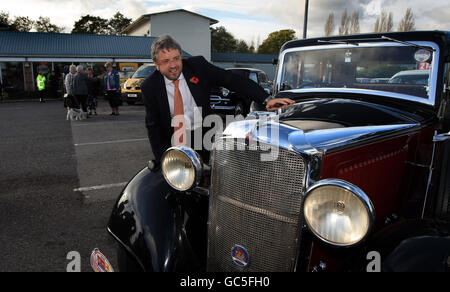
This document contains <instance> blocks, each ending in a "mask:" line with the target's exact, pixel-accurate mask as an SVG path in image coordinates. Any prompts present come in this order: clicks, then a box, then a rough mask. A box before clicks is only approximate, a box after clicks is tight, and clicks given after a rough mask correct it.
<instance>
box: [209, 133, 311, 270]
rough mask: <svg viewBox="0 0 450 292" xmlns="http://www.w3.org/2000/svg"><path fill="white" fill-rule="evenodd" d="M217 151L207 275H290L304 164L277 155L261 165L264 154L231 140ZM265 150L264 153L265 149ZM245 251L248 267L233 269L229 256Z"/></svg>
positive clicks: (281, 152)
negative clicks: (234, 251) (240, 273)
mask: <svg viewBox="0 0 450 292" xmlns="http://www.w3.org/2000/svg"><path fill="white" fill-rule="evenodd" d="M225 144H226V145H225V146H226V147H224V149H244V150H215V151H214V157H213V165H212V174H211V175H212V184H211V195H210V208H209V227H208V228H209V230H208V237H209V241H208V271H231V272H234V271H248V272H261V271H264V272H270V271H292V270H293V268H294V264H295V256H296V249H297V245H298V242H299V240H300V239H299V238H298V237H299V234H300V232H299V228H300V227H301V222H299V220H300V218H301V216H300V212H301V201H302V197H303V189H304V173H305V169H304V167H305V166H304V161H303V159H302V157H301V156H300V155H298V154H296V153H294V152H291V151H288V150H284V149H278V151H279V152H278V158H277V159H276V160H274V161H261V154H262V153H265V152H263V151H264V149H261V147H258V148H257V149H256V150H255V149H254V148H252V149H249V147H248V146H245V144H242V143H240V142H236V141H235V140H232V139H227V140H225ZM266 149H267V148H266ZM236 245H238V246H242V247H244V248H245V249H246V251H247V252H248V255H249V257H248V258H249V262H248V264H247V265H246V266H245V267H241V266H239V265H237V264H236V263H235V262H234V261H233V258H232V250H233V248H234V247H235V246H236Z"/></svg>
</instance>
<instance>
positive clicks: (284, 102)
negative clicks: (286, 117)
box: [266, 98, 295, 111]
mask: <svg viewBox="0 0 450 292" xmlns="http://www.w3.org/2000/svg"><path fill="white" fill-rule="evenodd" d="M294 103H295V101H293V100H292V99H290V98H273V99H269V100H268V101H267V105H266V109H267V110H269V111H273V110H277V109H281V108H286V107H288V106H290V105H293V104H294Z"/></svg>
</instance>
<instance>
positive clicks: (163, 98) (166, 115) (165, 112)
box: [155, 72, 171, 129]
mask: <svg viewBox="0 0 450 292" xmlns="http://www.w3.org/2000/svg"><path fill="white" fill-rule="evenodd" d="M158 75H159V76H158V79H157V83H158V85H157V86H155V88H157V89H158V91H159V92H156V94H155V95H156V96H157V98H158V105H159V112H160V114H161V120H162V122H163V125H164V126H166V125H168V126H167V127H168V128H169V129H170V128H171V126H170V125H171V117H170V107H169V101H168V100H167V90H166V83H165V82H164V77H163V75H162V74H161V73H159V72H158Z"/></svg>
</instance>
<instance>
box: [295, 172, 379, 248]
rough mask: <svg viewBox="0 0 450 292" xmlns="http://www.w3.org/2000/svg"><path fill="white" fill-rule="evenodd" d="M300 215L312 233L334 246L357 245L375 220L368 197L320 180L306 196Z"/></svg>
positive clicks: (339, 182) (342, 184)
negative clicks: (302, 215) (303, 217)
mask: <svg viewBox="0 0 450 292" xmlns="http://www.w3.org/2000/svg"><path fill="white" fill-rule="evenodd" d="M303 212H304V216H305V219H306V223H307V225H308V227H309V228H310V229H311V231H312V232H313V233H314V234H315V235H316V236H317V237H318V238H320V239H321V240H323V241H325V242H327V243H329V244H332V245H336V246H351V245H355V244H357V243H359V242H360V241H362V240H363V239H365V238H366V236H367V235H368V234H369V233H370V230H371V229H372V226H373V223H374V221H375V211H374V208H373V205H372V203H371V201H370V200H369V198H368V197H367V195H366V194H365V193H364V192H363V191H362V190H361V189H359V188H358V187H357V186H355V185H353V184H350V183H348V182H346V181H343V180H322V181H320V182H318V183H317V184H315V185H314V186H313V187H311V188H310V189H309V190H308V192H307V193H306V194H305V203H304V206H303Z"/></svg>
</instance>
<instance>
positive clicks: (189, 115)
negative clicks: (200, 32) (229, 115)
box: [141, 36, 294, 163]
mask: <svg viewBox="0 0 450 292" xmlns="http://www.w3.org/2000/svg"><path fill="white" fill-rule="evenodd" d="M152 58H153V61H154V63H155V65H156V68H157V71H155V72H154V73H153V74H152V75H150V76H149V77H148V78H147V79H146V80H145V81H144V82H143V83H142V85H141V89H142V96H143V100H144V104H145V109H146V117H145V121H146V126H147V130H148V137H149V140H150V144H151V146H152V150H153V154H154V156H155V160H156V162H157V163H158V162H160V161H161V157H162V155H163V153H164V151H165V150H167V149H168V148H170V147H171V146H172V137H173V144H175V145H179V144H185V143H186V140H187V139H186V137H187V136H188V135H190V133H192V132H193V131H196V130H197V129H202V121H203V118H205V117H206V116H208V115H210V114H212V110H211V108H210V101H209V92H210V89H211V88H212V87H215V86H223V87H226V88H228V89H230V90H233V91H235V92H239V93H241V94H242V95H244V96H251V97H252V99H253V100H254V101H255V102H257V103H260V104H266V108H267V109H268V110H274V109H277V108H280V107H286V106H289V105H291V104H293V103H294V101H292V100H290V99H285V98H283V99H280V98H278V99H269V100H267V102H266V99H267V98H268V95H267V93H266V92H265V91H264V90H263V89H262V88H261V87H260V86H259V85H258V84H256V83H255V82H253V81H251V80H249V79H245V78H243V77H241V76H238V75H236V74H233V73H232V72H231V71H227V70H224V69H221V68H219V67H216V66H214V65H212V64H211V63H209V62H207V61H206V60H205V58H203V57H192V58H188V59H183V58H182V56H181V47H180V45H179V44H178V43H177V42H176V41H175V40H173V39H172V38H171V37H170V36H162V37H160V38H158V39H156V40H155V41H154V42H153V44H152Z"/></svg>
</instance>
